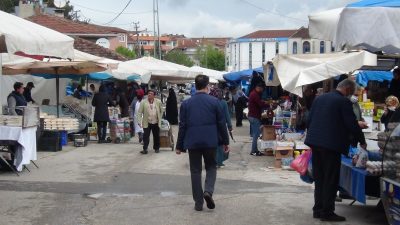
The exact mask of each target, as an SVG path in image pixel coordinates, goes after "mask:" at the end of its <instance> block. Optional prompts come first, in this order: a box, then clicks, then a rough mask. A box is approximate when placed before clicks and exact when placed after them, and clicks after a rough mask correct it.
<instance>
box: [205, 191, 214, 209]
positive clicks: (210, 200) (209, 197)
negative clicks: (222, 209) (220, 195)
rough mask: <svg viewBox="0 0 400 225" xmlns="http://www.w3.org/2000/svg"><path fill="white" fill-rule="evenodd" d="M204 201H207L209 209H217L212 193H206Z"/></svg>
mask: <svg viewBox="0 0 400 225" xmlns="http://www.w3.org/2000/svg"><path fill="white" fill-rule="evenodd" d="M204 200H206V203H207V208H209V209H214V208H215V203H214V199H213V198H212V195H211V193H209V192H204Z"/></svg>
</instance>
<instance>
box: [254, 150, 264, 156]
mask: <svg viewBox="0 0 400 225" xmlns="http://www.w3.org/2000/svg"><path fill="white" fill-rule="evenodd" d="M256 155H257V156H263V155H264V153H262V152H260V151H258V152H256Z"/></svg>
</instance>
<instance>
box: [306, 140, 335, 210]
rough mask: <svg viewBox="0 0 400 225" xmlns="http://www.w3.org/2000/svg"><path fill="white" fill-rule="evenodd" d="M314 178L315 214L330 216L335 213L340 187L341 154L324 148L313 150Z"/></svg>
mask: <svg viewBox="0 0 400 225" xmlns="http://www.w3.org/2000/svg"><path fill="white" fill-rule="evenodd" d="M312 149H313V151H312V163H313V165H312V166H313V176H314V180H315V191H314V208H313V211H314V212H315V213H320V214H321V216H329V215H331V214H332V213H333V212H334V211H335V198H336V192H337V190H338V187H339V176H340V164H341V154H340V153H339V152H334V151H331V150H327V149H323V148H317V147H314V148H312Z"/></svg>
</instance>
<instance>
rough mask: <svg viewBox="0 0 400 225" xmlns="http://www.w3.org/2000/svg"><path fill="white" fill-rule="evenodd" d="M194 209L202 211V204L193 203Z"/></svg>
mask: <svg viewBox="0 0 400 225" xmlns="http://www.w3.org/2000/svg"><path fill="white" fill-rule="evenodd" d="M194 210H196V211H203V205H198V204H195V205H194Z"/></svg>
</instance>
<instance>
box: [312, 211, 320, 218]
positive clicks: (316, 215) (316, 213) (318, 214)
mask: <svg viewBox="0 0 400 225" xmlns="http://www.w3.org/2000/svg"><path fill="white" fill-rule="evenodd" d="M313 217H314V219H321V213H320V212H313Z"/></svg>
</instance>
